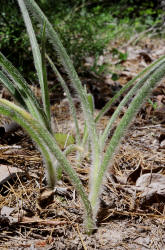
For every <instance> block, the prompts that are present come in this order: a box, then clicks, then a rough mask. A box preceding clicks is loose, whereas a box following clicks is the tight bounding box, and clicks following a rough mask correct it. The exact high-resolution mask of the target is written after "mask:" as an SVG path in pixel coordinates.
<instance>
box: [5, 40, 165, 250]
mask: <svg viewBox="0 0 165 250" xmlns="http://www.w3.org/2000/svg"><path fill="white" fill-rule="evenodd" d="M163 45H164V41H158V40H156V41H152V40H147V41H144V42H141V44H140V45H138V46H133V47H131V46H129V50H130V53H129V56H128V59H127V60H126V61H125V62H123V68H122V70H121V72H120V78H119V80H118V83H119V84H120V85H124V84H125V82H127V81H128V80H129V79H131V78H132V77H133V76H134V75H135V74H136V73H137V72H139V71H141V70H142V69H143V68H144V67H146V66H147V65H148V64H149V63H151V62H152V61H153V60H155V59H156V58H158V57H159V56H161V55H163V54H164V52H165V48H164V47H163ZM114 46H115V45H114ZM146 58H147V59H146ZM103 60H109V61H111V60H114V63H116V61H115V59H112V58H110V55H106V56H105V58H103ZM111 62H112V61H111ZM90 81H91V82H92V80H90ZM95 81H96V80H95ZM91 82H90V83H89V84H91ZM99 83H100V82H99V80H98V84H96V85H95V86H96V87H95V89H96V90H97V92H95V93H98V90H99V93H100V97H98V96H97V97H96V98H98V99H99V98H101V99H108V96H109V95H110V93H108V89H111V85H115V84H116V83H114V82H112V80H111V79H110V76H109V75H107V76H105V79H104V84H103V83H102V85H101V84H99ZM105 90H107V92H106V91H105ZM105 93H106V95H103V94H105ZM97 95H99V94H97ZM150 100H151V101H152V103H151V102H147V103H146V104H145V105H144V107H143V108H142V109H141V111H140V112H139V113H138V115H137V118H136V120H135V121H134V123H133V124H132V126H131V128H130V129H129V131H128V133H127V135H126V137H125V139H124V140H123V141H122V143H121V147H120V149H119V151H118V153H117V154H116V156H115V159H114V162H113V165H112V166H111V168H110V170H109V172H108V174H107V179H106V180H105V183H104V191H103V195H102V197H101V209H100V212H99V214H98V229H97V231H96V233H95V234H93V235H92V236H90V237H89V236H87V235H86V234H84V231H83V224H82V223H83V214H82V209H81V204H80V201H79V197H77V194H76V193H75V191H74V188H73V187H72V186H71V184H70V182H69V180H68V178H67V176H65V175H64V176H63V177H62V182H61V183H59V186H58V187H57V189H55V190H54V191H50V190H47V189H46V182H45V176H44V170H43V165H42V159H41V157H40V154H39V153H38V151H37V150H36V149H35V145H33V143H32V142H31V140H30V139H29V137H28V136H27V135H26V134H25V133H24V132H23V131H22V130H21V129H20V130H18V131H17V132H15V133H11V134H8V135H7V136H6V137H1V142H0V167H1V169H2V168H3V167H4V166H5V167H7V171H8V172H9V171H11V169H9V167H11V168H13V167H15V168H19V172H18V173H17V174H15V173H13V175H12V178H9V179H6V180H5V182H4V183H3V185H1V195H0V208H1V215H0V248H1V249H107V250H108V249H117V250H124V249H139V250H143V249H144V250H145V249H165V230H164V229H165V214H164V212H165V210H164V204H165V203H164V202H165V179H163V178H164V173H165V171H164V166H165V157H164V155H165V108H164V107H165V84H164V81H162V83H161V84H160V86H159V87H157V88H156V89H155V90H154V92H153V95H152V96H151V97H150ZM153 103H157V106H156V109H155V108H154V106H153ZM114 109H115V107H114ZM52 111H53V116H54V123H55V128H56V130H58V131H65V132H69V133H74V131H73V123H72V121H71V118H70V116H69V114H68V105H67V102H66V101H63V102H61V103H60V104H54V106H53V107H52ZM123 112H124V110H123ZM109 117H110V113H109V114H107V115H106V116H105V117H104V118H103V119H102V120H101V122H100V124H99V129H100V130H102V129H103V128H104V127H105V126H106V123H107V121H108V119H109ZM2 121H4V118H3V119H2ZM117 122H118V121H117ZM81 123H82V124H83V121H82V118H81V114H80V124H81ZM69 159H70V160H71V162H72V164H73V167H74V168H75V169H76V171H77V172H78V173H79V176H80V178H81V180H82V181H83V183H84V185H85V187H86V189H87V188H88V171H89V162H88V161H87V160H86V161H84V162H83V164H82V166H81V167H77V165H76V162H75V156H74V155H70V156H69ZM20 170H21V171H20ZM3 171H4V170H3ZM1 172H2V171H1ZM146 174H150V179H149V182H148V183H147V182H146V180H142V179H140V176H143V177H144V176H145V175H146ZM140 181H141V184H140ZM13 182H14V183H13ZM137 183H139V185H137ZM152 185H153V186H152ZM144 186H145V187H144Z"/></svg>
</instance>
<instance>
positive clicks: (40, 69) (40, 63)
mask: <svg viewBox="0 0 165 250" xmlns="http://www.w3.org/2000/svg"><path fill="white" fill-rule="evenodd" d="M17 1H18V4H19V6H20V9H21V12H22V16H23V19H24V23H25V25H26V29H27V33H28V35H29V39H30V44H31V48H32V53H33V58H34V65H35V68H36V71H37V75H38V79H39V83H40V87H41V93H42V102H43V106H44V111H45V114H46V116H47V119H48V124H50V119H51V118H50V102H49V94H48V85H47V78H46V70H45V65H44V55H43V60H42V58H41V53H40V49H39V46H38V43H37V39H36V36H35V33H34V29H33V25H32V23H31V20H30V17H29V13H28V11H27V8H26V5H25V4H24V0H17ZM44 33H45V25H44V29H43V34H42V45H43V46H45V45H44V43H45V41H44V40H45V34H44ZM42 49H43V50H44V47H43V48H42Z"/></svg>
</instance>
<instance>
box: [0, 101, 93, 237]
mask: <svg viewBox="0 0 165 250" xmlns="http://www.w3.org/2000/svg"><path fill="white" fill-rule="evenodd" d="M0 113H1V114H3V115H6V116H8V117H10V118H11V119H12V120H14V121H16V122H17V123H18V124H19V125H21V126H22V127H23V128H24V129H25V130H26V131H27V132H28V133H29V135H30V136H31V138H32V139H33V140H34V141H35V142H36V143H37V145H38V146H39V148H40V150H41V152H42V153H43V156H44V157H45V158H46V159H47V161H48V163H50V164H51V165H49V167H50V166H51V167H52V166H53V161H54V160H51V154H52V155H53V156H55V157H56V159H57V160H58V162H59V164H60V166H61V167H62V168H63V171H64V172H66V174H68V176H69V178H70V180H71V182H72V183H73V185H74V186H75V189H76V190H77V192H78V193H79V195H80V197H81V199H82V202H83V205H84V207H85V212H86V229H87V231H88V233H91V231H92V230H93V229H94V227H95V223H94V222H93V214H92V209H91V205H90V202H89V200H88V197H87V195H86V192H85V190H84V187H83V185H82V182H81V180H80V179H79V177H78V175H77V173H76V172H75V170H74V169H73V168H72V167H71V165H70V163H69V162H68V160H67V158H66V157H65V155H64V154H63V152H62V151H61V150H60V148H59V147H58V145H57V144H56V142H55V140H54V138H53V135H52V134H51V133H50V132H49V131H48V130H47V129H46V128H45V127H44V126H42V125H41V124H40V123H39V122H38V121H37V120H36V119H34V118H33V117H32V116H31V115H30V114H29V113H27V112H26V111H25V110H23V109H22V108H20V107H18V106H17V105H15V104H13V103H12V102H9V101H7V100H5V99H2V98H0ZM51 172H54V169H53V168H51V169H50V172H49V174H51Z"/></svg>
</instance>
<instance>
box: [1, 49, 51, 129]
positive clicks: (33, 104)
mask: <svg viewBox="0 0 165 250" xmlns="http://www.w3.org/2000/svg"><path fill="white" fill-rule="evenodd" d="M0 66H1V67H2V69H3V71H5V73H6V74H7V75H8V78H9V79H11V80H12V81H13V83H14V84H15V85H16V87H17V89H18V92H19V93H20V95H21V97H22V99H23V100H24V102H25V103H26V107H27V109H28V110H29V112H30V113H31V114H32V116H33V117H35V118H36V119H38V120H39V121H40V122H41V123H43V124H45V125H46V127H49V124H48V121H47V119H46V115H45V113H44V111H43V110H42V108H41V107H40V104H39V102H38V100H37V98H36V97H35V96H34V94H33V92H32V90H31V89H30V87H29V86H28V83H27V82H26V81H25V79H24V78H23V76H22V75H21V74H20V73H19V71H18V70H17V69H16V68H15V67H14V66H13V65H12V63H11V62H10V61H9V60H8V59H7V58H6V57H5V56H4V55H3V54H2V53H1V52H0Z"/></svg>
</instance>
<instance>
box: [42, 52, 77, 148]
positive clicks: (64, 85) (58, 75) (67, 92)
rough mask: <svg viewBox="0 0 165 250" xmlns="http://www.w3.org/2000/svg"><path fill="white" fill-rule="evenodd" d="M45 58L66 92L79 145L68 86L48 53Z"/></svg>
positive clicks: (74, 111)
mask: <svg viewBox="0 0 165 250" xmlns="http://www.w3.org/2000/svg"><path fill="white" fill-rule="evenodd" d="M46 58H47V60H48V62H49V63H50V66H51V68H52V70H53V71H54V73H55V74H56V76H57V78H58V80H59V82H60V84H61V86H62V88H63V90H64V92H65V93H66V96H67V98H68V101H69V106H70V112H71V115H72V117H73V119H74V123H75V128H76V142H77V144H78V145H79V144H80V131H79V125H78V120H77V115H76V108H75V105H74V102H73V99H72V96H71V94H70V91H69V88H68V86H67V85H66V83H65V81H64V79H63V77H62V76H61V74H60V73H59V71H58V70H57V68H56V66H55V65H54V63H53V61H52V60H51V59H50V57H49V56H48V55H46Z"/></svg>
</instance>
